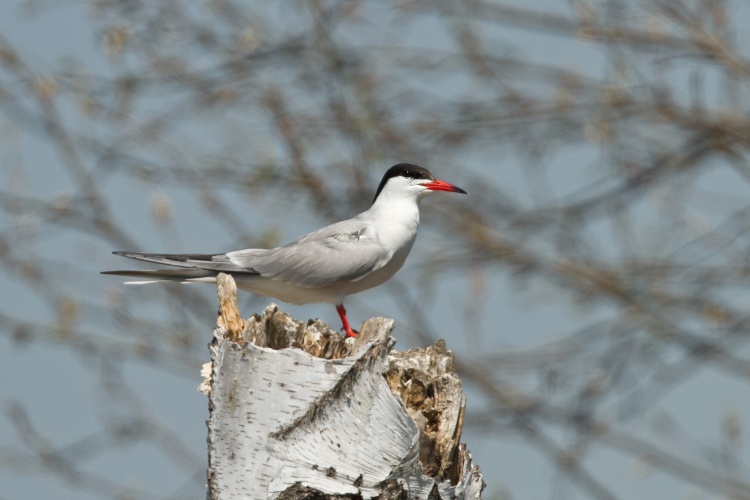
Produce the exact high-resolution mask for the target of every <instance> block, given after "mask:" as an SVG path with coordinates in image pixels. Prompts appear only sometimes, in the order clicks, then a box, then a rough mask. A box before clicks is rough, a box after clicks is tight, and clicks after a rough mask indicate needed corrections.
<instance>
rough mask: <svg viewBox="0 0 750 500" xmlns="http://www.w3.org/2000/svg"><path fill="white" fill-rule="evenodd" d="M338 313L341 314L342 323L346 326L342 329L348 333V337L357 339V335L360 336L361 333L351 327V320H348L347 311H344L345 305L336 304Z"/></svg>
mask: <svg viewBox="0 0 750 500" xmlns="http://www.w3.org/2000/svg"><path fill="white" fill-rule="evenodd" d="M336 312H337V313H339V317H341V322H342V323H344V326H343V327H342V328H341V329H342V330H344V331H345V332H346V336H347V337H356V336H357V335H359V332H358V331H357V330H352V327H351V326H349V320H348V319H346V309H344V304H336Z"/></svg>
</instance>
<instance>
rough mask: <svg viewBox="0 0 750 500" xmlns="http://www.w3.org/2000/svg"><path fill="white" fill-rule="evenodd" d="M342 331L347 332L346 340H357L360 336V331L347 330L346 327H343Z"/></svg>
mask: <svg viewBox="0 0 750 500" xmlns="http://www.w3.org/2000/svg"><path fill="white" fill-rule="evenodd" d="M341 331H342V332H346V335H345V337H346V338H349V337H353V338H357V335H359V331H358V330H352V329H351V328H347V327H344V326H342V327H341Z"/></svg>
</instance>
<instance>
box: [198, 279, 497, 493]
mask: <svg viewBox="0 0 750 500" xmlns="http://www.w3.org/2000/svg"><path fill="white" fill-rule="evenodd" d="M217 282H218V295H219V304H220V309H219V319H218V321H217V323H218V325H217V328H216V330H215V331H214V339H213V341H212V342H211V344H210V346H209V348H210V352H211V365H210V371H209V370H208V369H207V367H206V369H205V370H204V372H203V373H204V374H205V375H207V379H206V380H205V381H204V383H203V384H201V390H203V391H204V392H206V393H207V394H208V396H209V410H210V414H211V415H210V418H209V420H208V428H209V434H208V448H209V469H208V486H209V487H208V497H209V498H211V499H228V498H232V499H234V498H252V499H261V498H274V499H287V500H288V499H329V498H351V499H360V498H361V499H368V498H380V499H383V500H385V499H433V498H434V499H439V498H443V499H447V498H460V499H464V498H465V499H478V498H480V497H481V490H482V488H483V486H484V483H483V482H482V476H481V472H480V471H479V467H478V466H475V465H473V464H472V461H471V454H470V453H469V452H468V450H466V447H465V446H464V445H460V444H459V440H460V436H461V426H462V424H463V415H464V410H465V406H466V401H465V398H464V396H463V394H462V392H461V383H460V380H459V379H458V376H457V375H456V374H455V371H454V366H453V354H452V353H451V352H450V351H449V350H448V349H447V348H446V346H445V343H444V342H442V341H440V342H438V343H437V344H435V345H434V346H431V347H428V348H427V349H411V350H409V351H407V352H404V353H399V352H396V351H393V350H392V349H393V346H394V344H395V340H394V339H393V338H392V337H391V336H390V333H391V330H392V329H393V320H391V319H386V318H373V319H370V320H368V321H367V322H365V323H364V324H363V325H362V328H361V330H360V335H359V336H358V337H357V338H356V339H345V338H344V337H342V336H341V335H339V334H338V333H337V332H335V331H333V330H331V328H330V327H329V326H328V325H326V324H325V323H322V322H320V321H308V322H307V323H304V322H301V321H297V320H294V319H293V318H291V317H290V316H289V315H287V314H284V313H283V312H281V311H279V310H278V307H276V306H275V305H271V306H269V307H267V308H266V309H265V311H263V314H262V315H261V316H257V315H254V316H252V317H250V318H249V319H248V320H243V319H242V318H241V316H240V314H239V312H238V311H237V304H236V287H235V285H234V280H233V279H232V278H231V277H230V276H227V275H220V276H219V279H218V280H217Z"/></svg>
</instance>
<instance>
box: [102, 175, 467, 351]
mask: <svg viewBox="0 0 750 500" xmlns="http://www.w3.org/2000/svg"><path fill="white" fill-rule="evenodd" d="M432 191H449V192H454V193H464V194H466V191H464V190H463V189H461V188H459V187H457V186H454V185H453V184H449V183H447V182H444V181H441V180H438V179H435V177H434V176H433V175H432V174H431V173H430V171H429V170H427V169H426V168H422V167H419V166H417V165H411V164H408V163H399V164H398V165H395V166H393V167H391V168H389V169H388V171H387V172H386V173H385V175H384V176H383V180H382V181H380V186H378V190H377V192H376V193H375V199H374V200H373V202H372V205H371V206H370V208H369V209H368V210H367V211H365V212H362V213H361V214H359V215H357V216H356V217H354V218H352V219H348V220H343V221H341V222H337V223H335V224H331V225H330V226H326V227H324V228H322V229H318V230H317V231H313V232H312V233H309V234H306V235H304V236H302V237H300V238H298V239H296V240H294V241H293V242H291V243H289V244H287V245H284V246H282V247H277V248H271V249H261V248H249V249H246V250H237V251H234V252H228V253H221V254H208V255H206V254H154V253H138V252H114V254H115V255H121V256H123V257H130V258H132V259H138V260H144V261H148V262H155V263H157V264H165V265H169V266H175V267H179V268H180V269H157V270H148V271H106V272H104V273H102V274H114V275H118V276H135V277H139V278H147V281H135V282H129V283H153V282H161V281H181V282H189V283H194V282H198V283H215V282H216V276H217V275H218V274H219V273H227V274H231V275H232V276H233V277H234V279H235V281H236V282H237V287H238V288H240V289H241V290H245V291H248V292H252V293H255V294H259V295H264V296H268V297H274V298H277V299H279V300H281V301H283V302H288V303H291V304H298V305H299V304H308V303H311V302H327V303H331V304H336V311H337V312H338V313H339V316H340V317H341V321H342V323H343V324H344V326H343V328H342V330H343V331H344V332H345V333H346V336H347V337H355V336H356V335H357V331H356V330H353V329H352V328H351V326H350V325H349V320H348V319H347V317H346V309H344V298H345V297H346V296H347V295H352V294H355V293H358V292H362V291H364V290H368V289H370V288H373V287H376V286H378V285H381V284H383V283H385V282H386V281H388V280H389V279H390V278H391V277H392V276H393V275H394V274H396V271H398V270H399V269H401V266H402V265H403V264H404V261H405V260H406V256H407V255H409V251H410V250H411V247H412V245H413V244H414V240H415V239H416V237H417V226H418V225H419V202H420V200H421V199H422V198H423V197H424V196H425V195H427V194H428V193H430V192H432Z"/></svg>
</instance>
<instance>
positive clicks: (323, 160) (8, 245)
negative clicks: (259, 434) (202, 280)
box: [0, 0, 750, 499]
mask: <svg viewBox="0 0 750 500" xmlns="http://www.w3.org/2000/svg"><path fill="white" fill-rule="evenodd" d="M748 27H750V4H748V3H747V2H743V1H740V0H737V1H729V0H727V1H724V0H568V1H553V0H525V1H522V0H506V1H490V0H486V1H475V0H470V1H466V2H450V1H440V0H431V1H424V2H423V1H417V0H414V1H409V0H400V1H398V0H396V1H390V0H380V1H336V0H330V1H324V0H319V1H295V2H243V1H239V0H195V1H177V0H171V1H170V0H159V1H148V2H147V1H139V0H90V1H87V0H55V1H53V0H28V1H23V0H9V1H7V2H4V3H3V5H2V7H0V296H1V297H2V300H0V334H1V335H0V375H1V376H2V380H3V381H4V382H3V384H2V389H0V485H2V487H0V499H26V498H57V499H65V498H70V499H98V498H117V499H152V498H154V499H157V498H158V499H188V498H204V496H205V486H204V484H205V469H206V460H207V453H206V426H205V420H206V419H207V417H208V411H207V402H206V398H205V396H204V395H202V394H200V393H199V392H198V391H197V390H196V387H197V386H198V384H199V383H200V381H201V378H200V375H199V371H200V368H201V365H202V364H203V363H205V362H206V361H208V359H209V357H208V351H207V348H206V346H207V344H208V342H209V341H210V340H211V332H212V329H213V327H214V324H215V315H216V308H217V305H216V299H215V288H214V287H212V286H207V285H205V286H204V285H195V286H192V285H191V286H180V285H163V286H162V285H154V286H149V287H126V286H123V285H122V281H123V280H122V279H120V278H115V277H109V276H101V275H100V274H99V272H100V271H102V270H111V269H122V268H133V267H138V265H137V263H135V262H132V261H127V260H125V259H121V258H119V257H116V256H113V255H111V251H113V250H142V251H151V252H191V253H213V252H224V251H229V250H235V249H240V248H247V247H253V246H274V245H278V244H283V243H286V242H288V241H290V240H291V239H293V238H295V237H297V236H298V235H300V234H303V233H305V232H308V231H310V230H313V229H316V228H318V227H320V226H322V225H324V224H327V223H331V222H334V221H337V220H340V219H343V218H347V217H351V216H353V215H355V214H356V213H359V212H360V211H362V210H365V209H366V208H367V207H368V206H369V204H370V203H371V201H372V197H373V195H374V191H375V188H376V187H377V184H378V182H379V180H380V177H381V176H382V174H383V173H384V172H385V170H386V169H387V168H388V167H390V166H391V165H393V164H395V163H399V162H410V163H416V164H419V165H422V166H425V167H428V168H430V169H431V170H432V172H433V173H434V174H435V175H436V176H437V177H438V178H441V179H444V180H446V181H448V182H452V183H455V184H457V185H459V186H461V187H463V188H464V189H466V190H468V191H469V192H470V196H467V197H459V196H448V195H444V194H443V195H441V194H436V195H433V196H431V197H429V198H428V199H426V200H425V201H424V203H422V221H423V222H422V226H421V228H420V236H419V238H418V239H417V243H416V245H415V247H414V250H413V251H412V254H411V256H410V257H409V259H408V260H407V263H406V266H405V267H404V269H403V270H402V271H401V272H400V273H399V274H398V275H397V276H396V278H395V279H393V280H391V281H390V282H389V283H387V284H386V285H384V286H382V287H380V288H378V289H375V290H371V291H368V292H365V293H362V294H360V295H356V296H353V297H350V298H349V299H348V300H347V308H348V310H349V318H350V319H351V320H352V322H353V324H356V325H358V324H359V323H361V322H362V321H364V320H365V319H366V318H368V317H370V316H374V315H380V316H389V317H393V318H395V319H396V329H395V331H394V336H395V337H396V338H397V339H398V344H397V348H398V349H402V350H404V349H407V348H409V347H412V346H425V345H428V344H431V343H432V342H434V341H435V340H436V339H438V338H445V339H446V340H447V343H448V346H449V347H450V348H451V349H453V350H454V351H455V353H456V360H457V365H458V369H459V371H460V374H461V377H462V380H463V382H464V384H465V386H464V388H465V392H466V393H467V396H468V408H467V415H466V426H465V429H464V435H463V441H465V442H466V443H467V444H468V446H469V448H470V450H472V452H473V455H474V459H475V462H476V463H478V464H479V465H480V466H481V467H482V470H483V472H484V477H485V481H486V482H487V488H486V490H485V492H484V496H485V498H489V499H538V498H549V499H589V498H595V499H651V498H653V499H662V498H685V499H704V498H731V499H745V498H750V469H749V467H748V465H749V464H748V461H749V460H750V456H749V455H748V449H747V445H746V443H745V442H746V440H747V439H746V427H747V423H746V422H747V419H748V417H750V386H749V384H748V381H749V380H750V346H748V340H750V307H749V306H750V293H748V290H747V286H748V284H750V251H749V250H750V248H749V247H750V164H748V161H749V160H750V115H749V114H748V110H749V108H750V42H748V30H749V29H750V28H748ZM269 302H270V301H269V299H266V298H263V297H256V296H252V295H249V294H243V295H241V296H240V309H241V311H242V314H243V315H244V316H246V317H247V316H250V315H251V314H252V313H256V312H260V311H261V310H262V309H263V308H264V307H265V306H266V305H267V304H268V303H269ZM281 307H282V309H283V310H285V311H287V312H289V313H291V314H292V315H294V316H295V317H297V318H299V319H303V320H304V319H307V318H315V317H319V318H321V319H323V320H325V321H327V322H329V323H330V324H332V325H333V326H334V328H338V327H339V325H340V323H339V319H338V317H337V315H336V313H335V310H334V308H333V307H331V306H330V305H325V304H319V305H315V304H313V305H307V306H304V307H293V306H289V305H286V304H281Z"/></svg>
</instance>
